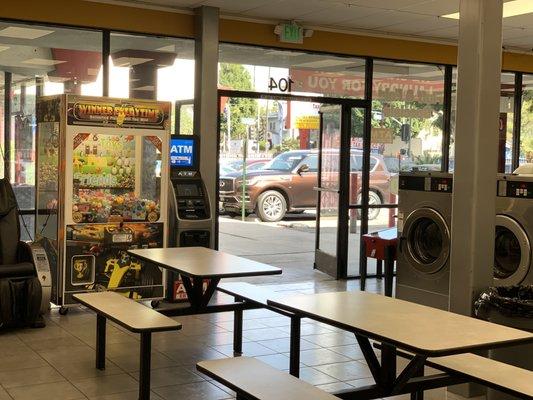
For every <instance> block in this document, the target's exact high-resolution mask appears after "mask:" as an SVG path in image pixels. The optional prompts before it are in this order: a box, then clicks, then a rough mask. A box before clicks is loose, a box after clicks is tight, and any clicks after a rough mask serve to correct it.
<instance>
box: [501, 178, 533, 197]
mask: <svg viewBox="0 0 533 400" xmlns="http://www.w3.org/2000/svg"><path fill="white" fill-rule="evenodd" d="M498 197H514V198H519V199H533V182H520V181H498Z"/></svg>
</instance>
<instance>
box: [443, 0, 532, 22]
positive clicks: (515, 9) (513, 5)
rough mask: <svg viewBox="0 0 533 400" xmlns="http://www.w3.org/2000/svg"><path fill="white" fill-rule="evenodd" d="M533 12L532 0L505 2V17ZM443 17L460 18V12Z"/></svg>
mask: <svg viewBox="0 0 533 400" xmlns="http://www.w3.org/2000/svg"><path fill="white" fill-rule="evenodd" d="M531 13H533V1H531V0H512V1H508V2H507V3H504V4H503V18H509V17H514V16H516V15H524V14H531ZM443 17H444V18H453V19H459V13H458V12H456V13H453V14H446V15H443Z"/></svg>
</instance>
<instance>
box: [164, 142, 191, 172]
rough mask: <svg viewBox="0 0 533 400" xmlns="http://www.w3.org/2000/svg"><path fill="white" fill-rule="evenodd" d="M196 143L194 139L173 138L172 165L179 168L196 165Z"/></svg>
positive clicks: (171, 144)
mask: <svg viewBox="0 0 533 400" xmlns="http://www.w3.org/2000/svg"><path fill="white" fill-rule="evenodd" d="M195 145H196V142H195V140H194V139H182V138H180V139H171V140H170V166H171V167H178V168H180V167H182V168H191V167H194V162H195V159H194V157H195V151H196V149H195Z"/></svg>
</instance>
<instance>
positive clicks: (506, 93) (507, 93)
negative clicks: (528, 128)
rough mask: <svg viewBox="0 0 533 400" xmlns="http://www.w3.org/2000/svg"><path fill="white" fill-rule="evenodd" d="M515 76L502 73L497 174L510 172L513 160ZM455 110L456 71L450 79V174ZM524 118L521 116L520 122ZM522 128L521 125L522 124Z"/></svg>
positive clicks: (451, 169)
mask: <svg viewBox="0 0 533 400" xmlns="http://www.w3.org/2000/svg"><path fill="white" fill-rule="evenodd" d="M514 95H515V74H514V73H512V72H503V73H502V75H501V89H500V114H499V115H500V118H499V139H500V140H499V154H500V155H499V157H498V172H502V173H503V172H505V173H510V172H512V159H513V122H514ZM456 110H457V69H456V68H454V70H453V77H452V115H451V134H450V172H452V171H453V170H454V166H455V163H454V153H455V144H454V142H455V140H454V139H455V118H456ZM523 119H524V116H523V115H522V120H523ZM522 126H523V123H522Z"/></svg>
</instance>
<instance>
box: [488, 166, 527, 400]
mask: <svg viewBox="0 0 533 400" xmlns="http://www.w3.org/2000/svg"><path fill="white" fill-rule="evenodd" d="M532 243H533V177H532V176H531V175H528V176H524V175H515V174H512V175H498V179H497V187H496V239H495V246H494V285H496V286H511V285H533V261H532V251H531V245H532ZM488 318H489V320H490V321H491V322H495V323H497V324H503V325H506V326H510V327H513V328H517V329H522V330H528V331H533V320H532V319H531V318H527V317H522V316H519V315H513V316H508V315H507V314H506V313H504V312H499V311H498V310H494V311H491V313H490V315H489V316H488ZM489 357H490V358H493V359H495V360H498V361H501V362H504V363H507V364H512V365H515V366H517V367H521V368H525V369H532V368H533V345H531V344H529V345H519V346H512V347H504V348H501V349H493V350H491V351H490V352H489ZM487 398H488V399H489V400H510V399H517V397H513V396H510V395H507V394H504V393H501V392H498V391H495V390H491V389H489V391H488V396H487Z"/></svg>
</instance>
